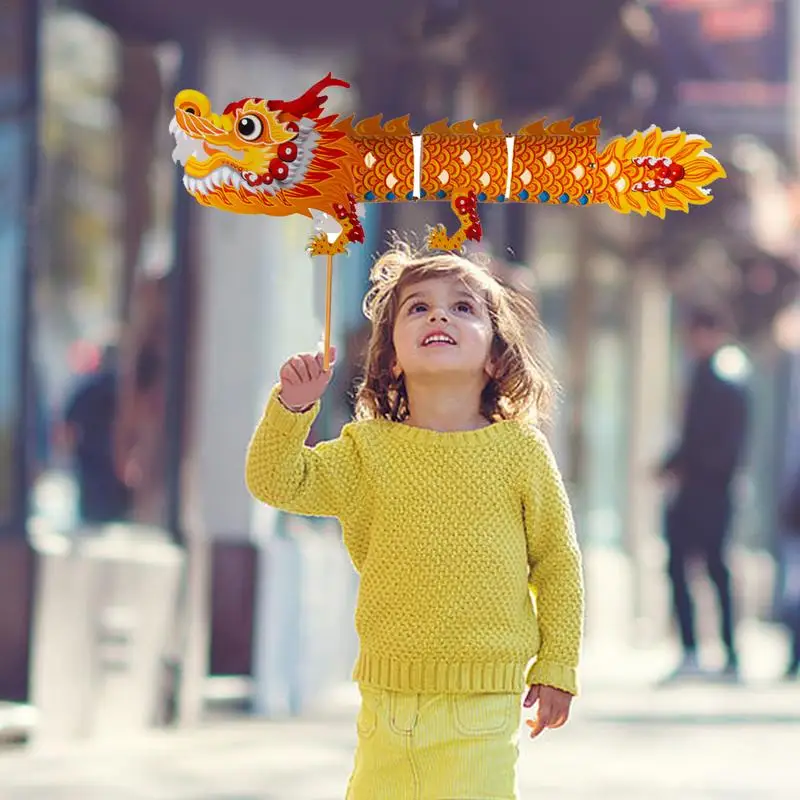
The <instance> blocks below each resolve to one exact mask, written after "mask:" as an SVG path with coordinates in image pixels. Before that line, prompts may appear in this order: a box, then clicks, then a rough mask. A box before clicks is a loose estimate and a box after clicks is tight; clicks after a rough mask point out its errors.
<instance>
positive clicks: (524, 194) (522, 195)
mask: <svg viewBox="0 0 800 800" xmlns="http://www.w3.org/2000/svg"><path fill="white" fill-rule="evenodd" d="M529 197H530V195H529V194H528V190H527V189H523V190H522V191H521V192H520V193H519V199H520V200H527V199H528V198H529Z"/></svg>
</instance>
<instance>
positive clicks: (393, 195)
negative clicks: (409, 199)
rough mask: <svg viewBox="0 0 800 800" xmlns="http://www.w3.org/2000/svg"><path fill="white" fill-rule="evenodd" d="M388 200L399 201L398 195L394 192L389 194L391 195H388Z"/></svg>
mask: <svg viewBox="0 0 800 800" xmlns="http://www.w3.org/2000/svg"><path fill="white" fill-rule="evenodd" d="M386 199H387V200H397V195H396V194H395V193H394V192H389V193H388V194H387V195H386Z"/></svg>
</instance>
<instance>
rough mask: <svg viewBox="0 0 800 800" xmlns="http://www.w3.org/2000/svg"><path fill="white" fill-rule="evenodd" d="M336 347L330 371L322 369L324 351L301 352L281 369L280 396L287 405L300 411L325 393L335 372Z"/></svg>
mask: <svg viewBox="0 0 800 800" xmlns="http://www.w3.org/2000/svg"><path fill="white" fill-rule="evenodd" d="M335 358H336V348H335V347H331V362H330V367H329V368H328V371H327V372H325V370H323V369H322V365H323V356H322V353H317V354H316V355H313V354H311V353H299V354H298V355H296V356H292V357H291V358H290V359H289V360H288V361H287V362H286V363H285V364H284V365H283V366H282V367H281V371H280V379H281V391H280V398H281V401H282V402H283V404H284V405H285V406H287V407H288V408H290V409H292V410H293V411H300V410H303V409H306V408H308V407H310V406H313V405H314V403H316V402H317V400H319V398H320V397H322V395H323V394H324V393H325V389H327V388H328V383H330V380H331V376H332V374H333V362H334V359H335Z"/></svg>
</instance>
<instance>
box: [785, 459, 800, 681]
mask: <svg viewBox="0 0 800 800" xmlns="http://www.w3.org/2000/svg"><path fill="white" fill-rule="evenodd" d="M781 523H782V525H781V527H782V528H783V532H784V542H783V573H784V576H783V597H782V605H783V615H784V619H785V621H786V625H787V627H788V629H789V663H788V664H787V667H786V678H787V679H792V678H797V677H800V466H798V467H797V469H796V470H795V473H794V475H793V476H792V480H791V482H790V484H789V488H788V490H787V492H786V497H785V499H784V502H783V507H782V509H781Z"/></svg>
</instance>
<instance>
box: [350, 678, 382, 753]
mask: <svg viewBox="0 0 800 800" xmlns="http://www.w3.org/2000/svg"><path fill="white" fill-rule="evenodd" d="M359 692H360V693H361V708H360V709H359V711H358V716H357V717H356V730H357V731H358V736H359V738H360V739H362V740H365V739H370V738H371V737H373V736H374V735H375V731H376V730H377V728H378V712H379V710H380V706H381V703H382V702H383V698H382V693H381V692H380V691H379V690H377V689H372V688H370V687H368V686H360V687H359Z"/></svg>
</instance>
